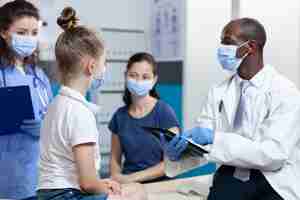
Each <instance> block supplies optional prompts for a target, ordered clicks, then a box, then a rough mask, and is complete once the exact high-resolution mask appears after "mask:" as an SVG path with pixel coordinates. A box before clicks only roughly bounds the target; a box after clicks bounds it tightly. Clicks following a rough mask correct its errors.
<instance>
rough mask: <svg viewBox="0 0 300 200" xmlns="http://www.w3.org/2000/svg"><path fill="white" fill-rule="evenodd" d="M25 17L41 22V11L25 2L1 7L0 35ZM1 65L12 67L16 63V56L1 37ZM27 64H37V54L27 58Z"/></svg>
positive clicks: (23, 0)
mask: <svg viewBox="0 0 300 200" xmlns="http://www.w3.org/2000/svg"><path fill="white" fill-rule="evenodd" d="M23 17H34V18H35V19H36V20H40V15H39V10H38V9H37V8H36V7H35V6H34V5H33V4H32V3H30V2H28V1H25V0H14V1H11V2H8V3H6V4H4V5H3V6H1V7H0V33H4V32H6V31H7V30H8V29H9V28H10V26H11V25H12V24H13V23H14V22H15V21H17V20H19V19H21V18H23ZM0 58H1V59H0V63H1V65H3V64H4V63H3V62H5V64H8V65H12V64H14V63H15V59H16V54H15V53H14V52H13V50H12V49H11V48H10V47H9V44H7V42H6V41H5V39H4V38H2V36H1V35H0ZM24 62H25V64H35V63H36V62H37V52H34V53H33V55H32V56H30V57H28V58H25V60H24Z"/></svg>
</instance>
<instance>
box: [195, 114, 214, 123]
mask: <svg viewBox="0 0 300 200" xmlns="http://www.w3.org/2000/svg"><path fill="white" fill-rule="evenodd" d="M203 119H208V120H211V121H216V120H217V118H213V117H210V116H208V115H200V116H199V117H198V118H197V119H196V122H198V123H199V122H201V120H203Z"/></svg>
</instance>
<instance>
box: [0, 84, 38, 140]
mask: <svg viewBox="0 0 300 200" xmlns="http://www.w3.org/2000/svg"><path fill="white" fill-rule="evenodd" d="M24 119H34V112H33V105H32V100H31V95H30V88H29V86H16V87H2V88H0V135H4V134H10V133H14V132H16V131H17V130H18V129H19V127H20V125H21V123H22V121H23V120H24Z"/></svg>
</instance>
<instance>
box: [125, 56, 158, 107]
mask: <svg viewBox="0 0 300 200" xmlns="http://www.w3.org/2000/svg"><path fill="white" fill-rule="evenodd" d="M143 61H145V62H147V63H149V64H150V65H151V66H152V72H153V74H154V76H157V71H158V70H157V64H156V61H155V59H154V57H153V56H152V55H151V54H149V53H145V52H141V53H136V54H134V55H133V56H131V57H130V58H129V61H128V63H127V67H126V73H127V72H128V70H129V69H130V68H131V67H132V65H133V64H134V63H137V62H143ZM149 94H150V96H152V97H154V98H156V99H159V98H160V97H159V94H158V92H157V91H156V84H155V85H154V86H153V88H152V89H151V90H150V92H149ZM123 102H124V103H125V105H126V106H130V105H131V104H132V99H131V93H130V92H129V90H128V88H127V86H126V84H125V91H124V95H123Z"/></svg>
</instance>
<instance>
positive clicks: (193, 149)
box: [142, 126, 208, 156]
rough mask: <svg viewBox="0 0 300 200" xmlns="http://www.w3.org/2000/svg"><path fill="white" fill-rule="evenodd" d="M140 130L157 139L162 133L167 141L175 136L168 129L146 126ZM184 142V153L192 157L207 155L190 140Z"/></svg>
mask: <svg viewBox="0 0 300 200" xmlns="http://www.w3.org/2000/svg"><path fill="white" fill-rule="evenodd" d="M142 128H144V129H146V130H148V131H149V132H151V133H152V134H153V135H155V136H156V137H157V138H159V139H160V133H163V134H164V136H165V138H166V140H167V141H171V140H172V138H173V137H175V136H176V133H173V132H172V131H170V130H168V129H162V128H156V127H147V126H143V127H142ZM186 141H187V142H188V147H187V148H186V150H185V153H188V154H191V155H192V156H202V155H203V154H204V153H208V151H207V150H205V149H204V148H203V147H202V146H201V145H199V144H197V143H195V142H193V141H192V140H191V139H187V140H186Z"/></svg>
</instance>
